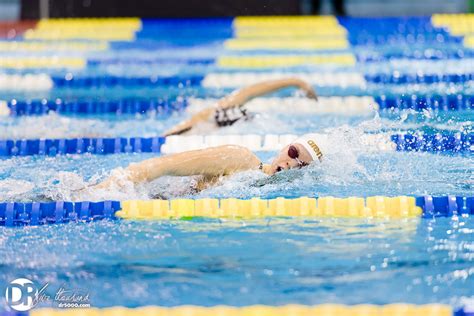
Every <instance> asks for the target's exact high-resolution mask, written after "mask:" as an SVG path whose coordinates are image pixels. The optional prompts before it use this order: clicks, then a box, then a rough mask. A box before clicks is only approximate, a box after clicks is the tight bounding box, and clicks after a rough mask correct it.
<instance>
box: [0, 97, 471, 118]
mask: <svg viewBox="0 0 474 316" xmlns="http://www.w3.org/2000/svg"><path fill="white" fill-rule="evenodd" d="M216 101H217V100H215V99H207V100H202V99H197V98H182V97H178V98H176V99H168V100H162V99H155V98H149V99H145V98H127V99H119V100H93V99H84V100H82V99H81V100H70V99H61V98H57V99H42V100H17V99H11V100H8V101H1V100H0V116H2V115H3V116H5V115H11V116H22V115H43V114H47V113H49V112H57V113H59V114H110V113H115V114H145V113H149V112H157V113H164V114H169V113H171V112H173V111H179V110H183V109H184V108H186V107H187V106H188V105H193V104H199V105H200V106H204V105H207V106H213V105H214V104H215V102H216ZM251 102H252V104H249V108H252V109H254V110H255V111H258V110H261V111H265V110H268V109H269V108H279V109H280V110H282V109H284V108H285V106H286V105H287V104H289V102H291V104H292V106H291V108H292V110H296V111H301V112H304V113H333V114H342V115H348V114H350V115H352V114H368V113H372V112H373V111H374V110H386V109H389V110H407V109H409V110H416V111H420V110H425V109H432V110H437V111H455V110H472V109H474V95H472V94H461V93H459V94H448V95H438V94H430V95H418V94H408V95H386V94H381V95H377V96H374V97H371V96H346V97H339V96H338V97H320V98H319V102H318V103H315V102H314V101H312V100H306V99H304V98H290V97H289V98H257V99H254V100H252V101H251Z"/></svg>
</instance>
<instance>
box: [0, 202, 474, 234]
mask: <svg viewBox="0 0 474 316" xmlns="http://www.w3.org/2000/svg"><path fill="white" fill-rule="evenodd" d="M407 198H408V199H410V198H411V197H407ZM331 199H332V200H333V201H332V202H331V201H329V200H331ZM351 199H352V200H353V199H354V198H353V197H351V198H346V199H344V198H343V199H340V198H339V199H338V198H336V199H334V198H332V197H320V198H318V200H320V203H322V202H321V201H323V200H325V201H324V203H336V204H337V203H338V202H342V204H341V207H343V208H344V207H345V208H347V207H348V205H346V204H345V203H344V202H345V200H347V201H346V202H350V201H349V200H351ZM355 199H356V200H357V201H352V202H357V203H358V202H361V201H362V204H367V206H371V207H375V208H377V207H379V208H383V209H384V210H382V209H380V210H378V211H379V212H381V214H382V215H383V214H385V215H383V217H385V216H387V217H390V214H391V211H390V210H385V208H393V207H396V208H400V211H401V212H402V213H403V208H404V207H408V206H409V205H408V204H409V203H408V204H407V205H405V204H404V203H406V201H405V202H403V201H402V200H406V199H403V197H402V199H401V200H400V201H401V202H400V203H402V204H400V205H399V204H397V205H392V204H391V203H394V202H393V201H391V200H392V199H393V198H388V199H387V198H386V197H368V198H366V199H362V200H361V199H360V198H355ZM411 199H412V198H411ZM223 200H228V201H224V202H225V203H227V202H239V200H236V199H221V200H220V201H219V200H215V199H200V200H199V199H198V200H191V199H175V200H170V201H163V200H160V201H159V202H160V203H161V204H163V203H165V204H166V203H171V207H172V208H173V207H176V208H177V209H176V210H175V212H174V214H175V215H174V216H171V215H170V217H174V218H180V217H181V215H180V214H186V213H188V211H187V210H185V209H183V208H187V207H192V206H193V205H194V201H200V202H202V203H204V204H203V205H200V206H201V207H206V205H207V204H206V202H207V203H211V204H209V205H208V206H207V207H210V208H213V207H215V206H216V205H214V204H215V203H214V204H213V202H217V203H218V204H219V203H220V204H222V205H221V206H220V207H221V208H226V207H230V206H227V204H225V203H224V202H223ZM230 200H233V201H230ZM251 200H255V201H254V202H256V203H257V204H261V203H269V200H261V199H258V198H257V199H251ZM251 200H250V201H251ZM277 200H278V199H276V200H275V199H273V201H274V202H275V201H276V202H278V201H277ZM290 200H291V199H290ZM292 200H294V199H292ZM326 200H327V201H326ZM243 201H247V202H248V201H249V200H243ZM129 202H132V203H133V202H134V201H129ZM135 202H137V201H135ZM138 202H140V201H138ZM283 202H284V199H283ZM352 202H351V203H352ZM126 203H127V202H126ZM190 203H191V204H190ZM395 203H397V202H395ZM412 203H414V206H417V207H419V208H421V213H418V214H419V215H421V217H423V218H435V217H452V216H470V215H474V196H455V195H445V196H432V195H425V196H417V197H415V200H414V201H413V202H412ZM129 204H130V203H129ZM245 204H246V205H244V207H245V208H248V207H251V206H250V205H247V204H248V203H245ZM369 204H370V205H369ZM372 204H373V205H372ZM404 205H405V206H404ZM148 206H150V205H148ZM164 206H166V205H157V207H160V208H162V207H164ZM300 206H301V205H300ZM321 206H322V205H321ZM334 206H335V205H333V206H331V205H326V206H325V207H330V208H333V207H334ZM124 207H125V208H130V205H126V206H125V204H124V202H123V201H122V202H120V201H100V202H89V201H85V202H64V201H54V202H27V203H22V202H2V203H0V226H8V227H13V226H27V225H47V224H59V223H68V222H89V221H95V220H103V219H117V214H116V213H117V212H118V211H120V210H122V209H124ZM137 207H138V205H137ZM217 207H219V205H217ZM267 207H268V205H267ZM289 207H290V208H291V206H289ZM336 207H337V206H336ZM354 207H355V205H354ZM357 207H359V206H357ZM169 208H170V204H168V205H167V206H166V209H167V210H168V209H169ZM375 211H377V210H375ZM336 212H337V210H336ZM238 213H239V212H238ZM402 213H400V214H402ZM170 214H171V213H170ZM400 214H398V216H396V217H399V216H402V217H403V215H400ZM329 215H330V214H325V216H329ZM339 215H342V216H343V217H347V216H350V214H342V213H341V214H339ZM419 215H418V216H419ZM144 216H145V214H144ZM183 216H184V215H183ZM295 216H296V215H295ZM299 216H302V215H299ZM308 216H310V215H308ZM335 216H337V214H336V215H335ZM165 217H166V216H164V217H163V216H162V217H161V219H164V218H165ZM250 217H252V216H250ZM256 217H261V215H258V216H256ZM356 217H371V216H360V215H358V216H356ZM147 218H148V219H152V218H153V216H152V215H151V214H148V215H147V216H146V217H143V219H147Z"/></svg>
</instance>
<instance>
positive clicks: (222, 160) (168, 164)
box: [95, 145, 269, 188]
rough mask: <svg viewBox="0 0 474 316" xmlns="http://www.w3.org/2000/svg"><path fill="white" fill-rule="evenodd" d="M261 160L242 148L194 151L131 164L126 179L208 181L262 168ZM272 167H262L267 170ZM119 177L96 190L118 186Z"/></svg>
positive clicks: (127, 169)
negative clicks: (197, 177) (200, 177)
mask: <svg viewBox="0 0 474 316" xmlns="http://www.w3.org/2000/svg"><path fill="white" fill-rule="evenodd" d="M260 166H261V162H260V159H258V157H257V156H255V154H253V153H252V152H251V151H250V150H248V149H247V148H245V147H241V146H232V145H227V146H219V147H211V148H206V149H200V150H192V151H187V152H183V153H178V154H172V155H167V156H163V157H156V158H151V159H147V160H144V161H142V162H139V163H132V164H130V165H129V166H128V167H127V168H126V169H125V171H126V172H125V177H126V180H129V181H132V182H134V183H141V182H148V181H153V180H155V179H157V178H160V177H163V176H193V175H203V176H204V177H205V178H212V177H218V176H223V175H229V174H232V173H234V172H238V171H245V170H253V169H255V170H256V169H259V168H260ZM268 169H269V167H268V166H267V165H265V166H263V170H264V171H267V170H268ZM119 182H120V179H119V178H117V176H111V177H110V178H108V179H107V180H105V181H104V182H102V183H99V184H98V185H96V186H95V187H96V188H107V187H109V186H111V185H113V184H114V183H119Z"/></svg>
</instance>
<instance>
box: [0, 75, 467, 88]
mask: <svg viewBox="0 0 474 316" xmlns="http://www.w3.org/2000/svg"><path fill="white" fill-rule="evenodd" d="M23 76H25V77H26V76H29V77H33V76H39V79H41V80H47V81H49V82H51V83H50V86H49V89H51V88H53V87H54V88H75V89H83V88H112V87H167V86H180V87H203V88H217V89H222V88H240V87H243V86H246V85H250V84H252V83H257V82H261V81H265V80H272V79H281V78H288V77H298V78H301V79H303V80H305V81H307V82H308V83H310V84H311V85H313V86H315V87H316V88H317V87H353V88H359V89H363V88H364V89H365V88H366V86H367V85H368V84H373V85H377V84H400V85H402V84H433V83H450V84H464V83H468V82H471V81H474V73H462V74H429V73H428V74H392V73H381V74H366V75H363V74H361V73H358V72H332V73H331V72H322V73H298V72H288V73H286V72H278V73H255V72H253V73H252V72H250V73H249V72H244V73H211V74H208V75H206V76H204V75H193V76H156V77H155V76H146V77H137V76H132V77H124V76H110V75H99V76H97V75H95V76H71V75H70V74H69V73H68V74H67V75H66V76H58V75H53V76H50V75H47V74H40V75H34V74H25V75H23ZM16 78H21V74H0V90H4V89H7V90H8V89H11V87H10V85H11V86H13V88H15V86H14V85H13V83H10V81H11V80H15V79H16ZM9 84H10V85H9ZM30 86H31V90H37V89H38V88H37V87H36V86H37V83H36V82H34V81H33V82H31V83H30ZM15 90H17V89H15ZM23 90H27V88H26V87H24V88H23Z"/></svg>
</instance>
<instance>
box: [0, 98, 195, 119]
mask: <svg viewBox="0 0 474 316" xmlns="http://www.w3.org/2000/svg"><path fill="white" fill-rule="evenodd" d="M187 106H188V99H186V98H175V99H172V100H159V99H120V100H63V99H60V98H58V99H54V100H51V99H49V100H48V99H42V100H31V101H21V100H16V99H12V100H10V101H7V102H2V101H0V115H1V113H6V112H8V113H7V115H11V116H24V115H44V114H48V113H49V112H56V113H59V114H94V115H95V114H145V113H150V112H156V113H159V114H170V113H172V112H175V111H180V110H183V109H184V108H186V107H187Z"/></svg>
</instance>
